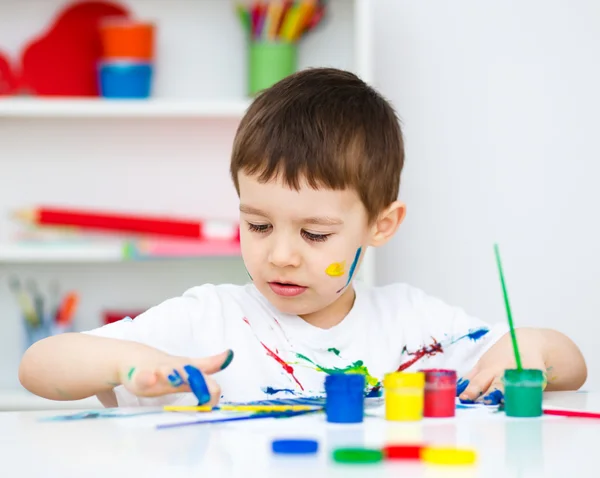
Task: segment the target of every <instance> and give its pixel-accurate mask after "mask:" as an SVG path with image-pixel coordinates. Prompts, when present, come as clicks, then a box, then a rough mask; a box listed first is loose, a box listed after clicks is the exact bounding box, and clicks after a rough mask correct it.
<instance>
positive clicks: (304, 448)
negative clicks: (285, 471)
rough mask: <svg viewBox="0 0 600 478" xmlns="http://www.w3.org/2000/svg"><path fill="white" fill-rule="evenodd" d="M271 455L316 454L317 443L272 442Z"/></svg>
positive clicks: (312, 441)
mask: <svg viewBox="0 0 600 478" xmlns="http://www.w3.org/2000/svg"><path fill="white" fill-rule="evenodd" d="M272 448H273V453H281V454H287V455H290V454H291V455H306V454H312V453H316V452H317V450H318V449H319V443H318V442H317V441H316V440H287V439H286V440H273V443H272Z"/></svg>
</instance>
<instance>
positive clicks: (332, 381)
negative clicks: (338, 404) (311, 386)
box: [325, 373, 365, 390]
mask: <svg viewBox="0 0 600 478" xmlns="http://www.w3.org/2000/svg"><path fill="white" fill-rule="evenodd" d="M325 387H326V388H329V387H333V388H342V387H343V388H350V389H360V390H362V389H364V388H365V376H364V375H362V374H359V373H333V374H331V375H327V376H326V377H325Z"/></svg>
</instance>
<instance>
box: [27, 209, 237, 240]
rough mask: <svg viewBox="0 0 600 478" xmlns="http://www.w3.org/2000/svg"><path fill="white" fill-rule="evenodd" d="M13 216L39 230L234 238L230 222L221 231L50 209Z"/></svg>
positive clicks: (147, 218)
mask: <svg viewBox="0 0 600 478" xmlns="http://www.w3.org/2000/svg"><path fill="white" fill-rule="evenodd" d="M15 216H16V217H17V218H19V219H21V220H23V221H25V222H29V223H34V224H37V225H40V226H71V227H81V228H84V229H96V230H104V231H119V232H129V233H138V234H152V235H160V236H171V237H187V238H190V239H207V238H221V239H224V238H230V239H232V240H233V239H235V238H236V236H237V225H236V224H235V223H233V222H232V223H231V224H228V225H226V227H225V228H224V227H223V226H222V224H219V223H218V222H217V223H215V224H212V223H210V222H208V223H207V222H202V221H189V220H188V221H186V220H182V219H172V218H166V217H153V216H140V215H132V214H121V213H114V212H100V211H84V210H74V209H59V208H51V207H40V208H37V209H30V210H23V211H18V212H17V213H16V214H15ZM215 226H216V227H215ZM219 226H220V227H219ZM216 236H218V237H216ZM229 236H231V237H229Z"/></svg>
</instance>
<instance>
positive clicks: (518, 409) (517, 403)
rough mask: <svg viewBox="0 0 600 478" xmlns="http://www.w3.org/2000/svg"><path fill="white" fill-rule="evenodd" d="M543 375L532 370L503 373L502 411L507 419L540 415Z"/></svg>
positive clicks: (506, 371) (538, 371)
mask: <svg viewBox="0 0 600 478" xmlns="http://www.w3.org/2000/svg"><path fill="white" fill-rule="evenodd" d="M543 390H544V374H543V373H542V371H541V370H534V369H522V370H518V369H509V370H505V371H504V411H505V413H506V416H507V417H539V416H541V415H542V392H543Z"/></svg>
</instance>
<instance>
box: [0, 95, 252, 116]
mask: <svg viewBox="0 0 600 478" xmlns="http://www.w3.org/2000/svg"><path fill="white" fill-rule="evenodd" d="M248 106H250V100H249V99H248V100H243V99H242V100H222V101H219V100H206V101H203V100H185V99H158V98H157V99H148V100H109V99H102V98H89V99H88V98H39V97H6V98H0V118H241V117H242V116H243V114H244V112H245V111H246V109H247V108H248Z"/></svg>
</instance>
